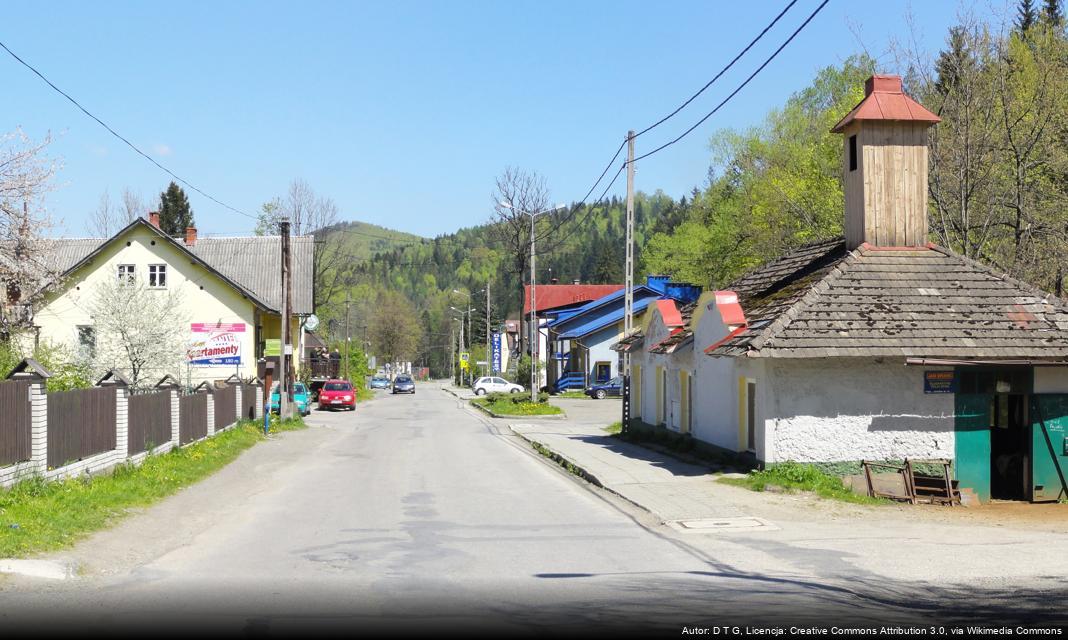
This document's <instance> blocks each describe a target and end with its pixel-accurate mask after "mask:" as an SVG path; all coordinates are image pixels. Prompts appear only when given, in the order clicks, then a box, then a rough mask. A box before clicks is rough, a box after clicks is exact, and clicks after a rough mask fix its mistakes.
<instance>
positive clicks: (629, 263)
mask: <svg viewBox="0 0 1068 640" xmlns="http://www.w3.org/2000/svg"><path fill="white" fill-rule="evenodd" d="M626 243H627V248H626V252H625V254H626V265H625V267H624V274H625V275H624V278H625V289H626V291H625V293H624V296H623V336H624V337H629V336H630V333H631V331H632V330H633V329H634V130H633V129H632V130H630V131H628V132H627V239H626ZM622 431H623V433H624V434H626V433H628V432H629V431H630V352H629V351H624V352H623V428H622Z"/></svg>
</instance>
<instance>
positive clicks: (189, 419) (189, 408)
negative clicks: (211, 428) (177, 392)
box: [178, 393, 208, 445]
mask: <svg viewBox="0 0 1068 640" xmlns="http://www.w3.org/2000/svg"><path fill="white" fill-rule="evenodd" d="M207 435H208V396H207V395H205V394H203V393H191V394H189V395H186V396H182V397H180V398H178V443H179V444H183V445H185V444H189V443H190V442H193V441H194V440H199V439H201V438H205V437H207Z"/></svg>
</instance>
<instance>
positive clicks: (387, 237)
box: [319, 221, 423, 261]
mask: <svg viewBox="0 0 1068 640" xmlns="http://www.w3.org/2000/svg"><path fill="white" fill-rule="evenodd" d="M319 233H322V234H325V235H331V234H342V235H343V237H344V243H345V248H344V251H343V255H346V256H351V257H352V258H353V259H355V260H360V261H363V260H369V259H371V258H372V257H373V256H374V255H375V254H378V253H383V252H386V251H390V250H391V249H393V248H394V247H398V246H404V245H406V244H411V243H412V242H419V241H421V240H423V238H421V237H420V236H417V235H415V234H412V233H407V232H404V231H395V230H393V229H388V228H386V227H380V226H378V225H375V224H371V223H369V222H359V221H352V222H342V223H339V224H336V225H332V226H330V227H327V228H325V229H323V230H321V231H320V232H319Z"/></svg>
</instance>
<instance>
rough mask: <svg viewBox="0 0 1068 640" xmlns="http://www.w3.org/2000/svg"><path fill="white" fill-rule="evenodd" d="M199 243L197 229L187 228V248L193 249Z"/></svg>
mask: <svg viewBox="0 0 1068 640" xmlns="http://www.w3.org/2000/svg"><path fill="white" fill-rule="evenodd" d="M196 243H197V228H196V227H186V228H185V246H187V247H191V246H193V245H195V244H196Z"/></svg>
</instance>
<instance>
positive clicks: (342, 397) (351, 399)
mask: <svg viewBox="0 0 1068 640" xmlns="http://www.w3.org/2000/svg"><path fill="white" fill-rule="evenodd" d="M323 409H352V410H353V411H355V410H356V390H355V389H353V388H352V383H351V382H349V381H348V380H327V381H326V383H325V384H324V385H323V388H322V389H320V390H319V410H323Z"/></svg>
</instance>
